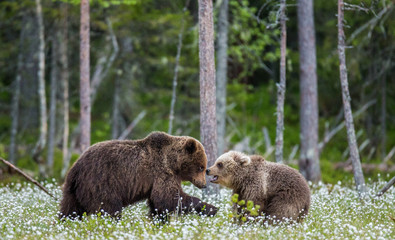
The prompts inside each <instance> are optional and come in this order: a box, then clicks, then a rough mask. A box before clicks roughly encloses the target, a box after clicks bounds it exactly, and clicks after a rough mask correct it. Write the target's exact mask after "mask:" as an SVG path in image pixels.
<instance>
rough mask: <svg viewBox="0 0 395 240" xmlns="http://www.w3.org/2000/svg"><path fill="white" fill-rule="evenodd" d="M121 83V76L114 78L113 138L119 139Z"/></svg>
mask: <svg viewBox="0 0 395 240" xmlns="http://www.w3.org/2000/svg"><path fill="white" fill-rule="evenodd" d="M120 85H121V83H120V80H119V78H118V77H117V78H115V80H114V102H113V108H112V132H111V136H112V139H117V138H118V136H119V103H120V96H119V94H120V93H121V86H120Z"/></svg>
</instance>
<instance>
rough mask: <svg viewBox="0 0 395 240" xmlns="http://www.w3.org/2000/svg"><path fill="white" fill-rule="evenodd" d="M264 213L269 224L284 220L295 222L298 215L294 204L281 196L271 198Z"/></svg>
mask: <svg viewBox="0 0 395 240" xmlns="http://www.w3.org/2000/svg"><path fill="white" fill-rule="evenodd" d="M264 212H265V215H266V218H267V220H268V221H269V223H270V224H274V223H277V222H282V221H284V218H286V219H289V220H290V221H297V220H298V217H299V214H300V213H299V210H298V208H297V206H295V203H292V202H290V201H289V199H286V198H284V197H283V196H276V197H274V198H272V200H271V201H270V202H269V203H268V205H267V207H266V209H265V210H264Z"/></svg>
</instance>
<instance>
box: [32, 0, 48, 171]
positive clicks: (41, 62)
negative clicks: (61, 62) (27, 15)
mask: <svg viewBox="0 0 395 240" xmlns="http://www.w3.org/2000/svg"><path fill="white" fill-rule="evenodd" d="M36 14H37V22H38V37H39V49H38V52H37V54H38V71H37V78H38V96H39V104H40V105H39V110H40V111H39V112H40V136H39V140H38V142H37V144H36V146H35V148H34V150H33V159H34V161H35V162H37V163H38V166H39V172H40V174H41V175H42V176H43V175H45V165H44V163H43V159H41V158H40V155H41V152H42V151H43V149H44V148H45V145H46V139H47V131H48V126H47V103H46V97H45V39H44V23H43V13H42V6H41V0H36Z"/></svg>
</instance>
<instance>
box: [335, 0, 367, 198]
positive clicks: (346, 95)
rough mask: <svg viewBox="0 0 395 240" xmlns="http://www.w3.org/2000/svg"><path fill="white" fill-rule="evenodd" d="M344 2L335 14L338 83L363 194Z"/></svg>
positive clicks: (360, 189) (358, 187)
mask: <svg viewBox="0 0 395 240" xmlns="http://www.w3.org/2000/svg"><path fill="white" fill-rule="evenodd" d="M343 8H344V2H343V0H338V8H337V10H338V12H337V27H338V53H339V63H340V65H339V70H340V82H341V88H342V98H343V107H344V118H345V121H346V128H347V140H348V147H349V149H350V158H351V162H352V168H353V173H354V180H355V184H356V185H357V190H358V192H359V193H364V192H365V191H366V189H365V179H364V177H363V172H362V168H361V161H360V159H359V152H358V144H357V140H356V138H355V129H354V119H353V116H352V111H351V104H350V102H351V98H350V92H349V90H348V79H347V67H346V43H345V38H346V37H345V34H344V30H343V22H344V11H343Z"/></svg>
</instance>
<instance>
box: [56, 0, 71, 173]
mask: <svg viewBox="0 0 395 240" xmlns="http://www.w3.org/2000/svg"><path fill="white" fill-rule="evenodd" d="M61 6H62V7H61V11H62V23H61V31H59V39H58V40H59V54H60V58H59V59H60V65H61V69H60V81H61V83H62V101H63V108H62V112H63V138H62V156H63V166H62V171H61V174H60V175H61V177H62V178H63V177H64V176H65V175H66V172H67V170H68V169H69V166H70V158H69V157H68V156H69V151H68V141H69V72H68V71H69V59H68V55H67V52H68V50H67V49H68V48H67V45H68V33H67V32H68V11H69V10H68V4H67V3H62V5H61Z"/></svg>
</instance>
